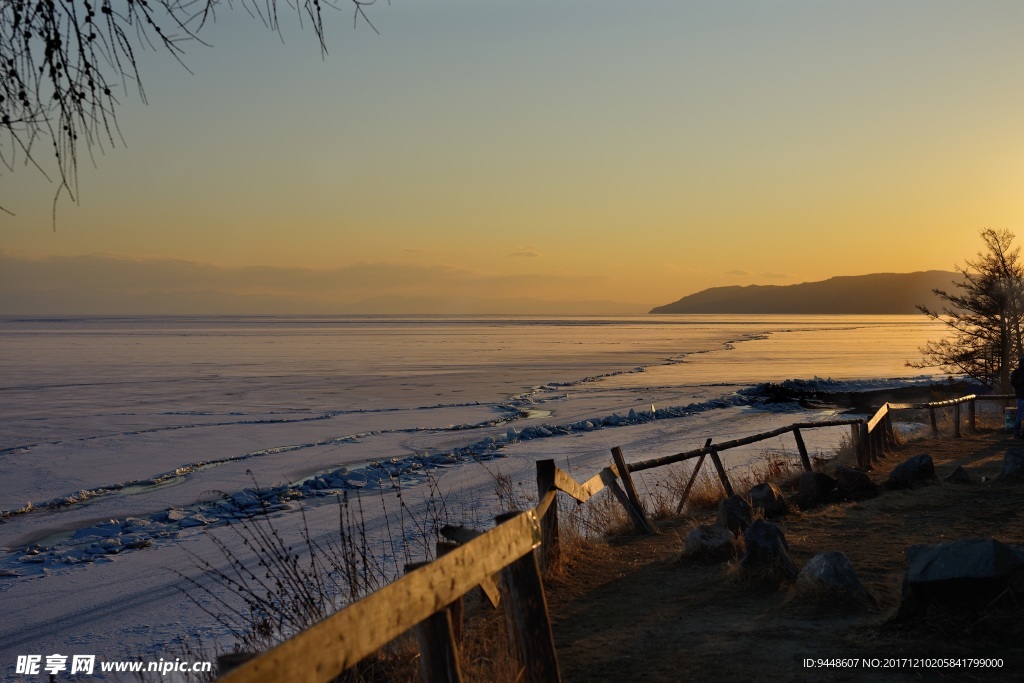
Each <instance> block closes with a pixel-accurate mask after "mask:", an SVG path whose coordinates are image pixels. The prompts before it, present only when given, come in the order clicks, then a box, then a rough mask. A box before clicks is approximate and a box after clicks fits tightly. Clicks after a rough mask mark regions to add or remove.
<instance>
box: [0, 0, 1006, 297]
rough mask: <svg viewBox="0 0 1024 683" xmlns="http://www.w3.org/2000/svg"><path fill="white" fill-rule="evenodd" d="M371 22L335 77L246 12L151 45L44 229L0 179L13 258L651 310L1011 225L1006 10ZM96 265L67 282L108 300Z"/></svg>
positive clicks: (692, 10)
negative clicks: (263, 271)
mask: <svg viewBox="0 0 1024 683" xmlns="http://www.w3.org/2000/svg"><path fill="white" fill-rule="evenodd" d="M368 11H369V14H370V17H371V18H372V19H373V21H374V23H375V25H376V26H377V28H378V29H379V30H380V35H377V34H375V33H374V32H373V31H372V30H370V29H369V27H367V26H366V25H365V24H360V25H359V26H358V27H357V28H355V29H353V28H352V23H351V14H350V13H349V11H348V9H345V10H344V11H343V12H342V13H338V14H336V15H333V14H332V15H331V16H328V17H327V21H328V27H327V34H328V35H327V41H328V49H329V51H330V53H329V55H328V56H327V58H326V59H324V60H321V58H320V55H319V49H318V46H317V44H316V41H315V38H314V36H313V34H312V32H311V31H309V30H308V29H307V30H306V31H303V30H301V29H300V28H299V27H298V26H297V24H296V23H295V22H294V21H291V22H286V26H285V28H284V34H285V41H284V42H283V43H282V41H281V40H280V39H279V38H278V37H277V36H275V35H274V34H273V33H271V32H269V31H266V30H265V29H263V28H262V26H261V25H260V24H259V23H258V22H256V21H254V20H252V19H251V18H250V17H249V16H248V15H247V14H245V12H243V11H238V10H236V11H233V12H231V11H223V12H221V13H220V14H219V16H218V23H217V24H216V25H214V26H212V27H211V30H210V31H208V32H207V33H206V34H205V37H206V39H207V40H208V41H209V42H211V43H212V47H204V46H202V45H198V44H195V45H193V46H191V48H190V50H189V52H188V54H187V56H186V63H187V64H188V66H189V67H190V68H191V69H192V70H193V71H194V72H195V74H194V75H191V74H189V73H188V72H187V71H185V70H184V69H183V68H181V67H180V66H179V65H178V64H177V63H176V62H174V61H173V60H172V59H171V58H169V57H168V56H166V55H163V54H158V53H148V54H146V55H144V57H143V58H142V70H143V82H144V85H145V87H146V90H147V94H148V96H149V104H148V105H143V104H141V103H140V102H139V100H138V97H137V96H135V95H133V94H128V95H126V96H124V97H123V98H122V99H123V101H124V106H123V107H122V109H121V110H120V111H119V122H120V127H121V131H122V133H123V135H124V138H125V140H126V142H127V146H126V147H124V146H118V147H117V148H116V149H113V150H107V152H106V154H104V155H98V156H97V158H96V166H95V168H92V167H91V165H90V163H89V162H88V159H87V158H83V163H82V164H81V169H80V173H79V181H80V196H81V203H80V205H74V204H71V203H70V202H66V201H65V202H63V203H62V204H61V205H60V206H59V209H58V223H57V229H56V232H54V231H53V230H52V229H51V221H50V200H51V198H52V195H53V192H54V190H55V188H54V186H53V185H50V184H48V183H47V182H46V181H45V180H44V179H42V178H41V176H39V174H38V173H36V172H34V171H33V170H32V169H30V168H18V169H17V170H16V172H14V173H8V172H5V173H4V175H3V176H2V184H0V204H2V205H3V206H4V207H6V208H8V209H10V210H12V211H14V212H15V213H16V214H17V216H16V217H14V218H11V217H9V216H3V215H0V236H2V237H0V249H3V256H4V258H5V259H13V260H16V261H22V262H24V263H23V265H24V266H25V267H26V268H29V270H31V268H30V266H32V264H46V265H48V267H51V268H52V267H53V265H54V264H55V263H59V261H54V260H52V257H75V256H86V255H95V254H103V255H105V258H110V257H117V258H118V259H120V260H122V261H123V260H126V259H127V260H138V259H142V260H147V259H175V260H178V261H189V262H197V263H201V264H206V266H207V267H208V268H215V267H222V268H224V267H226V268H232V267H242V266H273V267H275V268H280V269H285V270H284V271H282V272H287V271H288V270H289V269H300V270H302V269H326V270H327V272H326V275H325V276H330V271H338V272H343V273H347V274H349V275H351V274H352V273H362V275H363V277H364V278H365V279H363V280H361V281H360V289H359V291H358V292H357V291H355V290H354V289H351V288H350V289H344V288H340V289H337V292H340V293H337V292H335V290H334V289H332V288H331V287H330V286H325V288H324V291H325V292H328V291H330V292H335V293H332V294H331V295H330V296H329V297H328V298H332V297H333V298H332V300H336V301H354V300H357V299H360V298H366V296H368V295H373V294H376V295H388V294H394V295H407V294H409V293H415V292H416V291H417V288H416V285H415V282H414V283H413V284H412V285H411V288H410V283H409V282H408V281H407V280H409V279H410V278H412V279H413V280H419V281H420V283H421V284H422V286H423V287H424V288H427V289H429V290H430V291H431V292H442V293H448V294H451V295H459V296H486V297H506V298H513V297H532V298H538V299H549V300H576V299H593V300H608V301H619V302H630V303H637V304H642V305H643V307H649V306H654V305H659V304H663V303H667V302H669V301H672V300H675V299H677V298H679V297H680V296H683V295H684V294H688V293H691V292H694V291H697V290H700V289H704V288H706V287H710V286H717V285H726V284H751V283H761V284H788V283H794V282H803V281H808V280H820V279H825V278H827V277H830V276H832V275H855V274H862V273H871V272H882V271H888V272H908V271H913V270H927V269H952V267H953V266H954V265H955V264H957V263H962V262H963V260H964V258H966V257H970V256H972V255H973V254H974V253H975V252H976V251H977V250H978V247H979V246H980V240H979V239H978V231H979V230H980V229H981V228H985V227H994V228H1010V229H1012V230H1015V231H1016V230H1018V229H1019V228H1020V227H1021V226H1022V225H1024V195H1022V193H1021V188H1022V187H1024V124H1022V123H1021V122H1022V121H1024V88H1022V87H1021V79H1020V73H1021V69H1022V68H1024V41H1022V40H1021V39H1020V32H1021V29H1022V27H1024V3H1021V2H1019V1H1017V0H1007V1H991V2H985V1H977V2H964V1H957V2H946V1H943V0H901V1H899V2H893V1H892V0H881V1H878V2H875V1H871V0H845V1H838V0H814V1H812V0H807V1H793V0H750V1H723V0H707V1H703V2H686V1H681V0H672V1H649V2H645V1H638V2H632V3H625V4H624V3H622V2H600V1H595V0H587V1H586V2H584V1H582V0H563V1H560V2H557V3H551V2H539V1H536V2H535V1H526V0H521V1H516V2H512V1H511V0H509V1H505V2H469V1H465V0H453V1H448V2H444V1H440V0H420V1H417V2H408V1H406V0H392V2H391V5H390V6H388V5H386V4H384V3H378V4H377V5H375V6H373V7H371V8H369V9H368ZM47 258H50V260H49V261H47V260H46V259H47ZM94 270H96V269H94ZM101 270H102V269H99V271H101ZM143 270H145V269H143ZM99 271H97V273H99V274H94V275H89V276H83V277H89V278H94V279H93V280H90V281H88V282H81V283H80V285H81V286H83V287H96V288H100V289H102V288H109V286H111V285H109V283H106V282H104V281H103V278H102V273H100V272H99ZM396 273H403V274H404V277H396V275H395V274H396ZM439 273H440V274H449V275H450V274H452V273H457V274H460V275H459V277H457V278H454V279H452V278H448V279H445V277H440V276H438V274H439ZM449 280H451V281H449ZM31 281H32V280H31V275H29V276H27V280H26V282H28V283H30V284H31ZM399 281H400V282H401V283H402V287H404V288H405V289H396V287H397V284H396V283H398V282H399ZM481 282H486V283H488V284H487V285H486V286H484V285H482V284H480V283H481ZM126 286H130V287H136V286H137V287H138V288H139V291H145V290H148V289H153V288H155V289H161V290H167V289H175V288H177V289H188V288H189V285H188V279H187V278H185V277H184V276H183V277H182V278H181V280H180V282H179V283H178V284H175V283H173V282H172V283H170V284H166V283H164V284H153V283H151V282H149V281H148V280H147V279H146V277H145V276H139V279H138V280H137V281H132V282H131V283H130V285H126ZM261 287H262V288H261ZM279 291H283V290H277V289H274V286H272V285H267V284H264V285H261V286H258V287H255V288H254V287H251V286H250V287H248V288H247V289H246V290H245V293H250V294H252V293H257V294H258V293H275V292H279Z"/></svg>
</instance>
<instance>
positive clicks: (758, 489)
mask: <svg viewBox="0 0 1024 683" xmlns="http://www.w3.org/2000/svg"><path fill="white" fill-rule="evenodd" d="M747 495H748V496H749V497H750V507H752V508H753V509H755V510H757V509H760V510H762V511H763V513H764V516H765V517H767V518H768V519H774V518H776V517H782V516H784V515H786V514H787V513H788V512H789V503H788V502H787V501H786V497H785V496H783V495H782V491H781V490H780V489H779V487H778V486H776V485H775V484H772V483H770V482H769V483H765V484H758V485H757V486H754V487H752V488H751V489H750V491H749V492H748V493H747Z"/></svg>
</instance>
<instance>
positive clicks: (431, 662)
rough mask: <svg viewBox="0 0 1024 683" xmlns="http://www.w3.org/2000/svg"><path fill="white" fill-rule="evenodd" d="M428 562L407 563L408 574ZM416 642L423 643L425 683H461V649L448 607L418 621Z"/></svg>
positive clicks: (422, 659) (421, 651)
mask: <svg viewBox="0 0 1024 683" xmlns="http://www.w3.org/2000/svg"><path fill="white" fill-rule="evenodd" d="M428 564H430V563H429V562H414V563H412V564H407V565H405V573H406V574H408V573H409V572H413V571H415V570H417V569H419V568H420V567H423V566H426V565H428ZM413 630H414V631H415V632H416V642H417V643H419V646H420V675H421V676H422V677H423V680H424V681H426V683H440V682H441V681H444V682H446V683H461V681H462V671H461V670H460V669H459V648H458V646H457V645H456V644H455V633H454V632H453V630H452V618H451V614H450V613H449V611H448V610H447V609H442V610H440V611H438V612H434V613H433V614H431V615H430V616H429V617H427V618H426V619H424V620H423V621H421V622H420V623H418V624H416V626H415V627H414V629H413Z"/></svg>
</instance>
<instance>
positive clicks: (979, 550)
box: [900, 538, 1024, 615]
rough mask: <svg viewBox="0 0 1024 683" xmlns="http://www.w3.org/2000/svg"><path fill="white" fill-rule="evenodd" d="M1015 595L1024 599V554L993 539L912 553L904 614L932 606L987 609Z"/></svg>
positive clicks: (914, 548) (964, 541)
mask: <svg viewBox="0 0 1024 683" xmlns="http://www.w3.org/2000/svg"><path fill="white" fill-rule="evenodd" d="M1006 591H1010V592H1012V593H1015V594H1017V595H1018V596H1024V551H1022V550H1021V549H1020V548H1018V547H1016V546H1012V545H1007V544H1005V543H1001V542H999V541H997V540H995V539H992V538H979V539H961V540H958V541H951V542H949V543H939V544H937V545H915V546H911V547H910V548H908V549H907V569H906V573H905V574H904V576H903V597H902V604H901V605H900V614H901V615H906V614H910V613H914V612H917V611H919V610H921V609H923V608H924V607H926V606H927V605H938V606H945V607H958V608H975V609H982V608H984V607H986V606H987V605H988V604H989V603H991V602H992V601H993V600H994V599H995V598H997V597H998V596H1000V595H1001V594H1003V593H1005V592H1006Z"/></svg>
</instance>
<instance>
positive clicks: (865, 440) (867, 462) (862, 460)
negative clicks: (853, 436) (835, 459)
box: [857, 422, 871, 470]
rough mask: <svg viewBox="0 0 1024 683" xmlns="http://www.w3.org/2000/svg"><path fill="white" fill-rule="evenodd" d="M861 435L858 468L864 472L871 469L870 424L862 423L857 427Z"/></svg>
mask: <svg viewBox="0 0 1024 683" xmlns="http://www.w3.org/2000/svg"><path fill="white" fill-rule="evenodd" d="M857 428H858V431H859V433H860V443H859V444H858V448H857V466H858V467H860V468H861V469H864V470H869V469H871V434H870V433H869V432H868V423H867V422H861V423H860V424H859V425H857Z"/></svg>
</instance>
